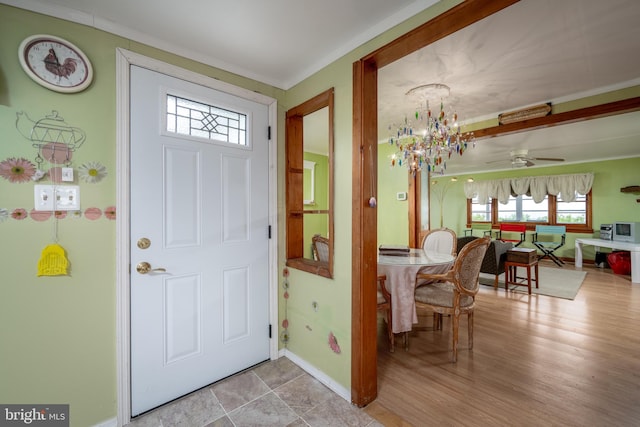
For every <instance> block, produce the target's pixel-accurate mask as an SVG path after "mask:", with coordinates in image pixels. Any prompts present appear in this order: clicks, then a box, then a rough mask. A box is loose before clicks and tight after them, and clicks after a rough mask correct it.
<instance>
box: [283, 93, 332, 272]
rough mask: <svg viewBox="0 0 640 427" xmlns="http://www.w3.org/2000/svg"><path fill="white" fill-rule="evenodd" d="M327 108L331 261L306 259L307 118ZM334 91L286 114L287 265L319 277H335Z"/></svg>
mask: <svg viewBox="0 0 640 427" xmlns="http://www.w3.org/2000/svg"><path fill="white" fill-rule="evenodd" d="M325 107H328V109H329V110H328V116H329V122H328V123H327V126H328V130H329V134H328V135H329V137H328V155H329V162H328V163H329V191H328V196H329V206H328V211H329V220H328V226H327V227H328V229H327V230H328V234H329V236H328V237H329V261H328V262H321V261H316V260H311V259H307V258H304V244H305V242H304V212H305V211H304V200H303V199H304V195H303V192H304V191H303V190H304V180H303V175H304V138H303V133H304V132H303V129H304V126H303V123H304V116H306V115H308V114H311V113H314V112H316V111H318V110H320V109H322V108H325ZM333 114H334V89H333V88H331V89H328V90H326V91H324V92H322V93H320V94H318V95H316V96H314V97H313V98H311V99H309V100H307V101H305V102H303V103H302V104H300V105H298V106H296V107H293V108H291V109H290V110H288V111H287V113H286V125H285V164H286V169H285V193H286V194H285V197H286V201H285V209H286V213H285V215H286V233H287V235H286V265H287V267H291V268H295V269H297V270H302V271H306V272H308V273H312V274H317V275H319V276H323V277H327V278H333V248H334V240H335V237H334V233H333V204H334V200H333V188H334V183H333V181H334V180H333V175H334V171H333V164H334V159H333V157H334V156H333V145H334V136H333V134H334V124H333V122H334V119H333Z"/></svg>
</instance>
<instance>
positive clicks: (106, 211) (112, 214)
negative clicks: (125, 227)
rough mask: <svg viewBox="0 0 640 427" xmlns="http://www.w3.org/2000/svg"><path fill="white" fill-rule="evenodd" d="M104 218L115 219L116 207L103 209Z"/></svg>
mask: <svg viewBox="0 0 640 427" xmlns="http://www.w3.org/2000/svg"><path fill="white" fill-rule="evenodd" d="M104 216H105V217H106V218H107V219H111V220H113V219H116V207H115V206H108V207H106V208H104Z"/></svg>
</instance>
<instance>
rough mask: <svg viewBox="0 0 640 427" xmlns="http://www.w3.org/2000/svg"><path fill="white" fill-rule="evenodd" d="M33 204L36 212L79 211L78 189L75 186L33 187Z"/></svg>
mask: <svg viewBox="0 0 640 427" xmlns="http://www.w3.org/2000/svg"><path fill="white" fill-rule="evenodd" d="M34 204H35V210H37V211H77V210H80V187H79V186H77V185H35V186H34Z"/></svg>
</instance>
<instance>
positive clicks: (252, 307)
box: [130, 66, 270, 416]
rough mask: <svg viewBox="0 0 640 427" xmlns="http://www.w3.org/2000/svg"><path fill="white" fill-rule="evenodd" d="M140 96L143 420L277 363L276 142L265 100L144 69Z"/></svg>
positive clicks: (138, 384) (135, 161)
mask: <svg viewBox="0 0 640 427" xmlns="http://www.w3.org/2000/svg"><path fill="white" fill-rule="evenodd" d="M130 100H131V101H130V102H131V104H130V111H131V117H130V121H131V136H130V137H131V153H130V155H131V162H130V169H131V170H130V176H131V188H130V218H131V224H130V226H131V229H130V234H131V242H130V251H131V289H130V298H131V413H132V415H133V416H135V415H139V414H141V413H143V412H145V411H148V410H150V409H153V408H155V407H157V406H160V405H162V404H164V403H166V402H168V401H171V400H173V399H175V398H177V397H180V396H183V395H185V394H187V393H189V392H191V391H194V390H196V389H198V388H201V387H203V386H206V385H208V384H210V383H212V382H215V381H217V380H219V379H222V378H224V377H227V376H229V375H231V374H234V373H236V372H238V371H241V370H243V369H245V368H248V367H250V366H252V365H255V364H256V363H259V362H262V361H264V360H267V359H269V355H270V353H269V277H268V276H269V269H268V262H269V247H268V238H269V236H268V226H269V223H268V204H269V198H268V194H269V182H268V181H269V176H268V169H269V155H268V153H269V147H268V139H267V138H268V137H267V131H268V129H267V128H268V107H267V106H265V105H262V104H259V103H256V102H253V101H250V100H246V99H243V98H239V97H237V96H233V95H229V94H227V93H223V92H220V91H216V90H213V89H210V88H206V87H203V86H200V85H197V84H194V83H190V82H187V81H184V80H180V79H177V78H174V77H170V76H167V75H164V74H160V73H157V72H154V71H150V70H147V69H144V68H140V67H137V66H132V67H131V85H130ZM141 263H148V268H150V271H148V272H145V271H144V264H142V269H141V270H142V271H141V272H139V271H138V267H139V266H140V265H141Z"/></svg>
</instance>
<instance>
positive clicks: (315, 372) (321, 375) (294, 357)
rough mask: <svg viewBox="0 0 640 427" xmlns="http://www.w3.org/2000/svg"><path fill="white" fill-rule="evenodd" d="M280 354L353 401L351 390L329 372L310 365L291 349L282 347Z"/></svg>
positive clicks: (338, 393) (335, 391)
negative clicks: (335, 379)
mask: <svg viewBox="0 0 640 427" xmlns="http://www.w3.org/2000/svg"><path fill="white" fill-rule="evenodd" d="M279 354H280V355H281V356H284V357H286V358H287V359H289V360H291V361H292V362H293V363H295V364H296V365H298V366H299V367H300V368H302V369H303V370H305V371H306V372H307V373H308V374H309V375H311V376H312V377H314V378H315V379H317V380H318V381H320V382H321V383H322V384H324V385H326V386H327V387H328V388H329V389H330V390H331V391H333V392H334V393H336V394H337V395H338V396H340V397H342V398H343V399H344V400H346V401H347V402H349V403H351V391H350V390H347V389H346V388H344V387H343V386H342V385H340V384H338V383H337V382H335V381H334V380H333V379H332V378H330V377H329V376H327V374H325V373H324V372H322V371H320V370H319V369H318V368H316V367H315V366H312V365H310V364H309V363H308V362H307V361H305V360H303V359H301V358H300V357H298V356H297V355H295V354H294V353H292V352H291V351H290V350H287V349H282V350H280V352H279Z"/></svg>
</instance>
